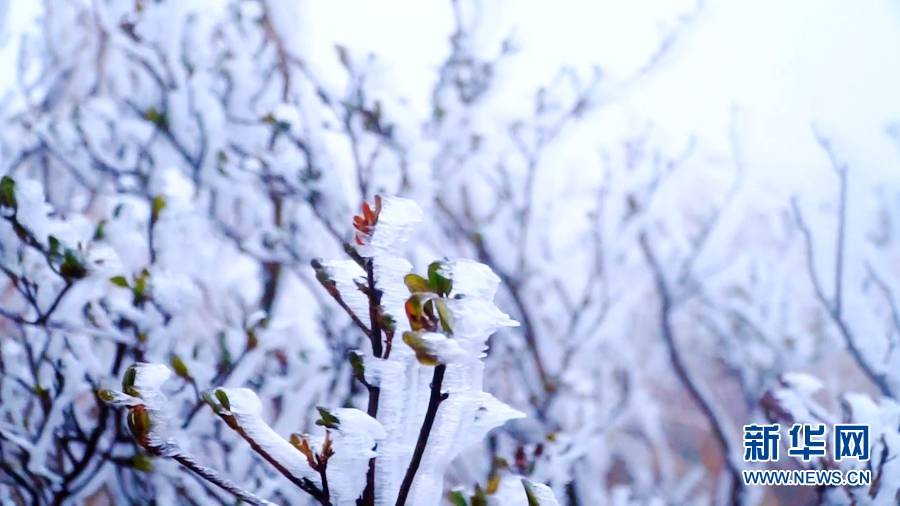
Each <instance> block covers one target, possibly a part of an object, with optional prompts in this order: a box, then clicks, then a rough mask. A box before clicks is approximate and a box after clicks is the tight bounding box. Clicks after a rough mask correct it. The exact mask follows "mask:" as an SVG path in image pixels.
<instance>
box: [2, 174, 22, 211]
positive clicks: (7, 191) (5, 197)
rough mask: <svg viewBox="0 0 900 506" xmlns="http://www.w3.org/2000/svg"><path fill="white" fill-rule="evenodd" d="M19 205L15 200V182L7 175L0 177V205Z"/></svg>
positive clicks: (10, 206)
mask: <svg viewBox="0 0 900 506" xmlns="http://www.w3.org/2000/svg"><path fill="white" fill-rule="evenodd" d="M18 206H19V204H18V202H16V182H15V180H13V178H11V177H9V176H3V178H2V179H0V207H9V208H12V209H15V208H17V207H18Z"/></svg>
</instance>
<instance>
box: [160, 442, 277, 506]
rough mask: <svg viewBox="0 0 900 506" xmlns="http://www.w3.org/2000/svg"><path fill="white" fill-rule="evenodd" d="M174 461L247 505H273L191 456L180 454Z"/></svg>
mask: <svg viewBox="0 0 900 506" xmlns="http://www.w3.org/2000/svg"><path fill="white" fill-rule="evenodd" d="M172 460H174V461H176V462H178V463H179V464H181V465H183V466H184V467H186V468H188V469H190V470H191V471H193V472H194V474H196V475H197V476H200V477H201V478H203V479H204V480H206V481H208V482H210V483H212V484H213V485H215V486H217V487H219V488H221V489H222V490H225V491H226V492H228V493H230V494H232V495H233V496H235V497H237V498H238V499H240V500H242V501H244V502H247V503H250V504H253V505H259V506H266V505H270V504H272V503H270V502H269V501H266V500H265V499H262V498H260V497H259V496H256V495H254V494H252V493H250V492H248V491H246V490H244V489H242V488H241V487H239V486H238V485H237V484H235V483H234V482H232V481H231V480H228V479H226V478H223V477H222V476H220V475H219V473H217V472H216V471H214V470H213V469H210V468H208V467H206V466H203V465H201V464H200V463H199V462H197V461H196V460H194V458H193V457H191V456H190V455H187V454H185V453H183V452H178V453H176V454H175V455H172Z"/></svg>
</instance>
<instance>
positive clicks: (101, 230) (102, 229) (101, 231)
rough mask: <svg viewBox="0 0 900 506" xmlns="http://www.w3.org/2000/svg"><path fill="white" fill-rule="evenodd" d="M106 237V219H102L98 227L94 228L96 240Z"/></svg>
mask: <svg viewBox="0 0 900 506" xmlns="http://www.w3.org/2000/svg"><path fill="white" fill-rule="evenodd" d="M105 237H106V220H100V223H97V228H96V229H94V240H95V241H99V240H102V239H104V238H105Z"/></svg>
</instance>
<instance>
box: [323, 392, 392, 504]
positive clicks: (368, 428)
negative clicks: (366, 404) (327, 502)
mask: <svg viewBox="0 0 900 506" xmlns="http://www.w3.org/2000/svg"><path fill="white" fill-rule="evenodd" d="M332 413H333V414H334V416H335V417H337V419H338V420H339V421H340V422H339V424H338V428H337V429H336V430H333V431H332V432H331V439H332V450H333V451H334V454H333V455H332V456H331V457H329V458H328V468H327V473H328V485H329V488H330V489H331V495H332V502H334V504H337V505H342V504H347V505H352V504H356V499H357V498H358V497H359V496H360V495H361V494H362V492H363V489H364V488H365V486H366V473H367V472H368V469H369V459H370V458H372V457H374V456H375V451H374V448H375V445H376V443H377V442H378V441H381V440H383V439H384V438H385V436H386V435H387V434H386V433H385V431H384V427H382V426H381V423H379V422H378V420H376V419H374V418H372V417H371V416H369V415H368V414H366V413H365V412H363V411H360V410H358V409H354V408H340V409H335V410H333V411H332Z"/></svg>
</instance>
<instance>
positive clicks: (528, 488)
mask: <svg viewBox="0 0 900 506" xmlns="http://www.w3.org/2000/svg"><path fill="white" fill-rule="evenodd" d="M522 486H523V487H525V497H527V498H528V506H541V501H540V499H538V498H537V495H536V494H535V493H534V486H533V485H532V484H531V482H530V481H528V480H526V479H525V478H522Z"/></svg>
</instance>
